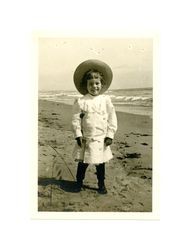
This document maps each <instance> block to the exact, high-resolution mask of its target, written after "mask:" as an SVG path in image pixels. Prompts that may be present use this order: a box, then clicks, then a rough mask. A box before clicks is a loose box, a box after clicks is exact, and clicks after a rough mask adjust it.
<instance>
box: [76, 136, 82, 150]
mask: <svg viewBox="0 0 191 250" xmlns="http://www.w3.org/2000/svg"><path fill="white" fill-rule="evenodd" d="M76 141H77V144H78V146H80V147H82V137H81V136H80V137H77V138H76Z"/></svg>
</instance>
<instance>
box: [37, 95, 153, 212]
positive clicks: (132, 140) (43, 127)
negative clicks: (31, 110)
mask: <svg viewBox="0 0 191 250" xmlns="http://www.w3.org/2000/svg"><path fill="white" fill-rule="evenodd" d="M71 115H72V106H70V105H66V104H62V103H55V102H50V101H45V100H39V123H38V128H39V131H38V132H39V134H38V139H39V141H38V147H39V150H38V153H39V157H38V211H59V212H67V211H68V212H70V211H71V212H152V119H151V118H150V117H149V116H141V115H134V114H128V113H122V112H117V118H118V131H117V133H116V135H115V138H114V141H113V144H112V146H111V149H112V152H113V155H114V158H113V159H112V160H111V161H110V162H109V163H106V180H105V183H106V187H107V190H108V193H107V194H106V195H101V194H99V193H98V192H97V179H96V175H95V172H96V170H95V166H93V165H90V166H89V167H88V169H87V172H86V178H85V180H84V189H83V190H82V191H81V192H80V193H77V192H75V175H76V166H77V163H76V162H75V161H74V159H73V158H72V151H73V147H74V145H75V140H74V137H73V133H72V131H71Z"/></svg>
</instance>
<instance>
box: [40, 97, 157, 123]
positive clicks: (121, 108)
mask: <svg viewBox="0 0 191 250" xmlns="http://www.w3.org/2000/svg"><path fill="white" fill-rule="evenodd" d="M38 101H47V102H55V103H60V104H65V105H69V106H73V102H74V100H72V101H71V100H70V101H68V102H66V101H55V100H47V99H41V98H39V99H38ZM113 105H114V107H115V110H116V112H122V113H127V114H134V115H141V116H149V117H150V118H151V119H153V117H152V107H140V106H133V105H127V106H126V105H119V104H113ZM147 108H148V110H146V109H147ZM127 109H130V110H131V111H132V110H133V109H134V111H133V112H128V110H127ZM141 109H142V110H143V109H145V114H142V113H141ZM137 110H140V111H137Z"/></svg>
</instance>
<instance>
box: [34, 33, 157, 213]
mask: <svg viewBox="0 0 191 250" xmlns="http://www.w3.org/2000/svg"><path fill="white" fill-rule="evenodd" d="M37 46H38V53H37V54H38V55H37V61H38V177H37V178H38V197H37V198H38V202H37V203H38V211H39V212H127V213H128V212H152V211H153V85H154V84H153V38H152V37H146V38H145V37H125V38H103V37H95V38H94V37H83V38H79V37H49V36H47V37H39V38H38V45H37Z"/></svg>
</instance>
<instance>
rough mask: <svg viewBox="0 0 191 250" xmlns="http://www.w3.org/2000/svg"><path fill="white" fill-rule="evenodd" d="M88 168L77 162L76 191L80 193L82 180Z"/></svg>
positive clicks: (86, 165)
mask: <svg viewBox="0 0 191 250" xmlns="http://www.w3.org/2000/svg"><path fill="white" fill-rule="evenodd" d="M87 167H88V164H86V163H83V162H79V163H78V169H77V174H76V180H77V191H79V192H80V191H81V188H82V186H83V180H84V178H85V173H86V169H87Z"/></svg>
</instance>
